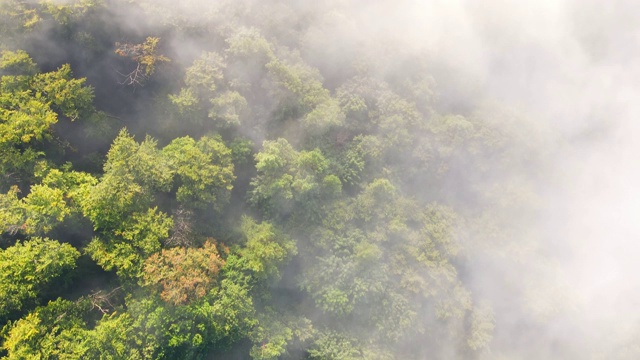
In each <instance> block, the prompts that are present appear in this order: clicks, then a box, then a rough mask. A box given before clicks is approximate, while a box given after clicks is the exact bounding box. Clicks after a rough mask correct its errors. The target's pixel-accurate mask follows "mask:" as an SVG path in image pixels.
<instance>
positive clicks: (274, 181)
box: [251, 138, 342, 219]
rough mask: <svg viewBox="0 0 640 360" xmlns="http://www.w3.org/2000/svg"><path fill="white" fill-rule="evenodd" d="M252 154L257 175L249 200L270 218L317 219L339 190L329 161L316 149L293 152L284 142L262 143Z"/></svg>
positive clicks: (340, 186)
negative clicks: (258, 150) (293, 214)
mask: <svg viewBox="0 0 640 360" xmlns="http://www.w3.org/2000/svg"><path fill="white" fill-rule="evenodd" d="M262 147H263V149H262V151H260V152H259V153H258V154H256V155H255V159H256V162H257V163H256V169H257V170H258V175H257V176H256V177H255V178H254V179H253V180H252V182H251V185H252V186H253V190H252V191H251V201H252V202H253V203H254V204H256V205H258V207H260V208H261V209H262V210H263V211H265V212H266V213H268V214H270V215H271V216H275V217H279V216H280V217H281V216H288V215H290V214H292V213H293V212H296V211H300V212H301V216H303V217H311V218H313V219H317V218H318V217H319V215H320V214H321V213H322V211H323V209H322V206H323V203H325V202H327V201H328V200H330V199H332V198H334V197H336V196H337V195H339V194H340V192H341V190H342V184H341V182H340V180H339V179H338V177H337V176H335V175H333V174H330V173H329V172H328V162H327V160H326V159H325V157H324V156H323V154H322V153H321V152H320V151H319V150H317V149H316V150H312V151H301V152H298V151H296V150H294V149H293V147H292V146H291V145H290V144H289V142H288V141H287V140H285V139H282V138H280V139H278V140H276V141H265V142H264V143H263V145H262Z"/></svg>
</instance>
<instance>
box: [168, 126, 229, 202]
mask: <svg viewBox="0 0 640 360" xmlns="http://www.w3.org/2000/svg"><path fill="white" fill-rule="evenodd" d="M162 154H163V156H164V157H165V158H166V159H167V163H168V164H169V167H170V169H171V170H172V172H173V173H175V174H176V175H177V178H178V180H177V181H176V182H177V184H178V188H177V190H176V198H177V200H178V201H179V202H181V203H183V204H185V205H187V206H189V207H204V206H213V208H215V209H216V210H218V211H219V210H222V207H223V206H224V205H226V204H227V202H228V201H229V196H230V192H231V189H233V181H234V180H235V178H236V177H235V175H234V174H233V170H234V166H233V158H232V154H231V150H230V149H229V148H227V147H226V146H225V145H224V143H223V142H222V141H221V140H220V139H219V138H212V137H206V136H205V137H202V138H201V139H200V140H198V141H195V140H193V139H192V138H190V137H182V138H178V139H174V140H173V141H171V143H170V144H169V145H167V146H166V147H165V148H164V149H162Z"/></svg>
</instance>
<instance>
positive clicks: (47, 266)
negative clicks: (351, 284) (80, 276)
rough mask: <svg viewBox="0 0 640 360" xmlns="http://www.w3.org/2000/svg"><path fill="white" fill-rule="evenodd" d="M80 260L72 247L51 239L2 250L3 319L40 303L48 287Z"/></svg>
mask: <svg viewBox="0 0 640 360" xmlns="http://www.w3.org/2000/svg"><path fill="white" fill-rule="evenodd" d="M79 256H80V253H78V251H77V250H76V249H74V248H73V247H72V246H71V245H69V244H61V243H59V242H57V241H55V240H50V239H47V238H44V239H42V238H33V239H30V240H26V241H23V242H18V243H16V244H15V245H13V246H11V247H9V248H7V249H5V250H0V298H2V304H0V318H3V317H6V316H8V315H11V314H12V313H13V312H16V311H20V310H22V308H23V305H24V304H25V303H31V302H33V301H34V300H36V299H37V297H38V294H39V293H40V292H41V291H42V290H43V289H44V288H45V287H46V286H47V285H48V284H50V283H52V281H53V280H55V279H57V278H59V277H60V276H63V275H64V274H65V273H67V272H68V271H69V270H71V269H73V268H75V266H76V259H77V258H78V257H79Z"/></svg>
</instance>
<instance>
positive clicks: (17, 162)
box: [0, 51, 95, 186]
mask: <svg viewBox="0 0 640 360" xmlns="http://www.w3.org/2000/svg"><path fill="white" fill-rule="evenodd" d="M35 69H36V66H35V64H34V63H33V62H32V60H31V59H30V58H29V57H28V55H27V54H26V53H24V52H22V51H17V52H9V51H4V52H3V53H2V57H1V58H0V72H3V73H8V74H10V75H5V76H2V79H1V80H0V90H1V92H0V154H1V155H2V156H1V157H0V172H1V173H3V174H4V179H3V181H2V185H3V186H7V185H9V184H10V182H13V183H15V182H17V181H20V180H22V179H24V178H25V177H28V175H29V174H31V173H32V172H33V165H34V163H35V161H36V160H37V159H38V158H41V157H42V156H44V155H45V153H44V152H43V149H44V144H45V143H46V142H47V141H49V140H52V139H54V138H55V136H54V134H53V125H55V124H56V123H57V122H58V121H59V117H61V116H62V117H64V118H66V119H70V120H71V121H73V120H76V119H83V118H87V117H89V116H91V114H93V113H94V112H95V111H94V109H93V105H92V101H93V89H92V88H91V87H87V86H85V85H84V83H85V79H74V78H73V74H72V73H71V68H70V67H69V65H63V66H62V67H60V68H59V69H58V70H56V71H52V72H47V73H36V72H35Z"/></svg>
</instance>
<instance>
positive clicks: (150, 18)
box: [0, 0, 575, 359]
mask: <svg viewBox="0 0 640 360" xmlns="http://www.w3.org/2000/svg"><path fill="white" fill-rule="evenodd" d="M351 6H352V5H348V4H346V2H342V1H330V2H327V3H326V4H320V3H318V4H311V2H305V1H302V2H296V1H285V0H282V1H268V2H261V1H251V0H246V1H245V0H243V1H214V2H206V1H204V2H203V1H201V2H196V1H182V2H179V3H173V2H170V1H146V0H141V1H126V0H68V1H51V0H46V1H22V0H2V1H0V51H1V55H0V75H1V76H2V77H1V80H0V89H1V93H0V192H1V193H0V329H1V331H0V356H6V358H7V359H212V358H225V359H246V358H252V359H427V358H429V359H431V358H433V359H453V358H464V359H489V358H492V359H494V358H504V359H507V358H536V356H533V357H528V355H527V354H522V353H520V349H519V348H517V347H516V346H512V344H508V343H506V342H505V341H504V339H505V335H504V334H505V333H507V332H509V331H510V329H520V330H519V331H521V332H522V333H523V334H524V335H523V336H525V337H526V336H531V337H533V334H536V332H538V331H541V329H545V328H547V327H550V326H552V325H553V318H554V317H555V316H556V315H558V314H560V313H561V312H562V311H563V309H564V307H565V306H566V305H567V304H566V303H563V300H562V299H563V296H565V294H564V292H563V289H562V286H561V285H559V284H557V283H555V282H554V279H544V280H542V281H533V280H531V279H533V278H534V276H533V275H532V276H531V277H527V276H524V277H523V279H522V284H519V285H518V286H517V290H514V291H512V292H510V291H509V292H505V293H507V294H509V295H508V298H504V297H501V296H499V295H496V293H494V292H492V290H491V289H498V288H510V287H511V286H513V285H512V283H513V282H514V281H517V280H518V276H517V275H516V274H515V273H513V272H509V271H506V272H505V271H503V270H504V269H507V268H508V269H519V270H523V271H525V272H527V271H531V273H534V274H535V279H538V280H540V279H542V278H541V277H538V276H537V275H538V274H540V273H543V270H542V269H543V268H544V267H545V266H547V265H548V264H542V263H539V262H537V261H536V259H537V258H538V255H539V254H540V253H541V252H544V251H547V249H545V246H546V245H545V244H546V243H545V242H543V241H540V240H539V238H538V237H537V236H536V234H533V233H530V232H528V231H527V230H526V229H524V230H523V228H522V227H520V226H519V224H521V223H522V222H521V220H522V219H531V218H534V217H536V216H537V215H536V214H538V212H539V211H540V194H539V188H537V187H536V180H537V179H538V178H539V177H540V172H539V171H538V170H537V169H541V167H542V166H543V165H542V164H543V163H544V161H545V157H547V156H549V154H547V153H545V152H544V151H540V150H539V149H540V148H541V147H542V148H543V147H544V144H545V142H544V139H543V135H542V134H543V132H544V129H541V128H542V127H541V126H540V124H539V123H536V122H535V121H532V120H530V119H529V118H528V117H526V116H524V115H523V114H522V113H519V112H518V111H517V110H514V109H513V108H511V107H509V106H507V105H505V104H501V103H500V102H498V101H495V99H493V98H492V97H491V96H490V94H488V93H483V92H481V91H475V90H474V91H472V90H470V89H469V86H467V84H466V83H464V81H460V80H452V79H456V78H457V79H459V77H457V76H458V75H455V73H456V70H455V68H453V67H451V68H449V67H447V64H444V65H443V63H442V61H441V59H439V58H438V57H437V55H434V54H431V53H429V52H426V51H409V50H407V49H405V48H403V46H404V45H403V43H402V42H398V43H396V44H394V43H385V45H384V46H385V47H386V48H385V49H384V50H381V49H380V46H381V45H380V44H379V43H378V41H377V40H376V39H362V38H361V36H359V35H357V33H358V31H359V30H358V29H352V32H351V33H344V38H339V37H336V36H334V34H335V29H336V28H337V27H338V26H339V28H341V29H343V28H349V26H350V25H349V24H352V25H353V23H349V20H348V17H349V16H350V14H351V12H352V11H353V9H352V8H351ZM342 21H344V23H341V22H342ZM362 31H365V30H364V29H362ZM454 75H455V76H454ZM460 76H461V75H460ZM548 266H553V265H548ZM538 271H539V272H538ZM516 272H517V271H516ZM482 274H484V275H482ZM540 293H546V294H545V296H541V295H540ZM510 313H518V314H520V315H519V318H518V323H517V324H514V321H511V319H510V318H509V315H508V314H510ZM497 335H500V336H499V337H498V338H496V336H497ZM544 341H545V340H544V339H533V340H531V342H532V344H540V343H543V342H544ZM574 350H575V349H574V348H570V349H569V350H567V352H566V353H565V354H575V353H573V352H572V351H574ZM538 355H540V353H539V354H538ZM520 356H523V357H520Z"/></svg>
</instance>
